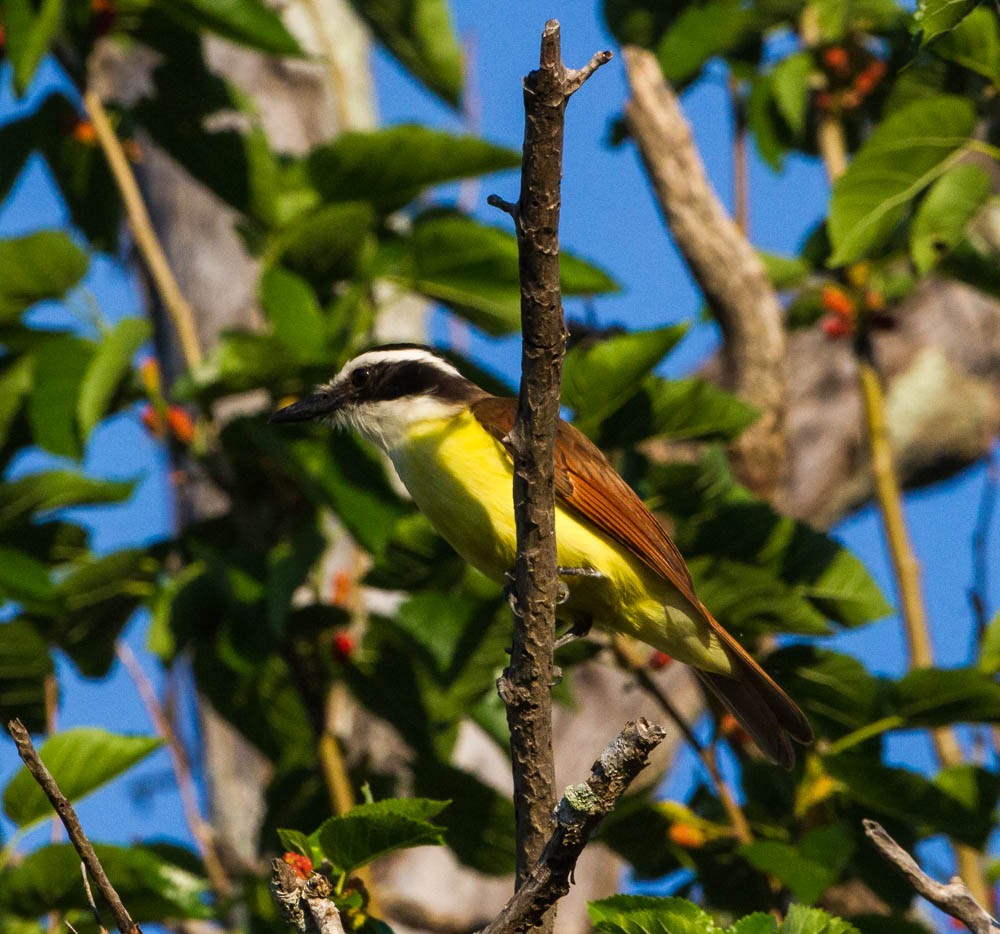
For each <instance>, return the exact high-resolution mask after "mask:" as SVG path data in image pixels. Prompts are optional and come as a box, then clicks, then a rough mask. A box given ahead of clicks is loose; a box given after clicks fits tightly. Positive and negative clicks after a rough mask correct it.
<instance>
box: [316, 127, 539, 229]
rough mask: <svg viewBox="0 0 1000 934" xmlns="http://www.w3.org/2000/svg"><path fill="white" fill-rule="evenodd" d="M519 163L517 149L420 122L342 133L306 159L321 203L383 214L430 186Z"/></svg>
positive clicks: (405, 202) (511, 166)
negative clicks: (362, 204) (358, 204)
mask: <svg viewBox="0 0 1000 934" xmlns="http://www.w3.org/2000/svg"><path fill="white" fill-rule="evenodd" d="M520 164H521V155H520V153H518V152H517V151H515V150H513V149H506V148H504V147H501V146H496V145H494V144H493V143H489V142H487V141H486V140H484V139H479V138H478V137H475V136H459V135H456V134H453V133H446V132H444V131H443V130H437V129H433V128H431V127H427V126H419V125H416V124H403V125H400V126H391V127H383V128H380V129H377V130H371V131H369V132H366V133H360V132H353V133H342V134H341V135H340V136H338V137H337V138H336V139H335V140H334V141H333V142H331V143H326V144H324V145H322V146H319V147H317V148H316V149H314V150H313V151H312V152H311V153H310V154H309V158H308V160H307V166H308V171H309V178H310V179H311V181H312V183H313V185H314V186H315V187H316V190H317V191H318V192H319V194H320V196H321V197H322V198H323V200H325V201H358V200H364V201H370V202H372V204H374V205H375V206H376V208H377V209H378V210H379V211H380V212H383V213H385V212H389V211H394V210H396V209H398V208H401V207H402V206H403V205H405V204H407V203H408V202H409V201H412V200H413V198H415V197H416V196H417V195H418V194H419V192H420V190H421V189H423V188H426V187H428V186H430V185H438V184H440V183H442V182H447V181H452V180H455V179H460V178H468V177H470V176H476V175H484V174H486V173H489V172H499V171H502V170H504V169H513V168H517V167H518V166H519V165H520Z"/></svg>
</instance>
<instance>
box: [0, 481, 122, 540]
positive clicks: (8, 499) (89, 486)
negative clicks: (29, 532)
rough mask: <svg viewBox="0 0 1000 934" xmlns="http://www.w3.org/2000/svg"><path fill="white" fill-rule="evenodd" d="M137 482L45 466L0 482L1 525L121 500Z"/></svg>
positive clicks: (14, 523) (7, 526)
mask: <svg viewBox="0 0 1000 934" xmlns="http://www.w3.org/2000/svg"><path fill="white" fill-rule="evenodd" d="M134 489H135V484H134V483H130V482H120V481H112V480H97V479H95V478H93V477H87V476H85V475H84V474H81V473H76V472H75V471H72V470H45V471H42V472H41V473H34V474H28V476H26V477H21V478H20V479H18V480H12V481H10V482H8V483H4V484H0V529H5V528H10V527H11V526H15V525H18V524H21V523H26V522H30V521H33V520H35V519H37V518H40V517H41V516H42V515H43V514H44V513H46V512H50V511H51V510H53V509H64V508H66V507H67V506H88V505H96V504H99V503H100V504H104V503H120V502H123V501H124V500H126V499H128V498H129V497H130V496H131V495H132V491H133V490H134Z"/></svg>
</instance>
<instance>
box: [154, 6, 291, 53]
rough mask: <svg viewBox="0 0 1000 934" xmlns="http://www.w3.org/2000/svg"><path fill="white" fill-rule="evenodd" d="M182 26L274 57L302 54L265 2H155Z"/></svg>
mask: <svg viewBox="0 0 1000 934" xmlns="http://www.w3.org/2000/svg"><path fill="white" fill-rule="evenodd" d="M153 4H154V6H156V7H157V8H158V9H160V10H162V11H163V12H164V13H166V14H167V15H168V16H169V17H170V18H171V19H173V20H175V21H176V22H177V23H179V24H180V25H182V26H185V27H187V28H189V29H195V30H206V31H208V32H214V33H216V34H217V35H220V36H223V37H224V38H226V39H231V40H233V41H234V42H238V43H240V44H241V45H246V46H250V47H251V48H255V49H260V51H262V52H270V53H272V54H274V55H301V54H302V49H301V48H300V47H299V44H298V42H296V41H295V39H294V38H293V37H292V35H291V33H290V32H289V31H288V30H287V29H286V28H285V24H284V23H283V22H282V21H281V17H280V16H278V14H277V13H276V12H274V10H272V9H271V8H270V7H268V6H267V4H265V3H264V2H263V0H153Z"/></svg>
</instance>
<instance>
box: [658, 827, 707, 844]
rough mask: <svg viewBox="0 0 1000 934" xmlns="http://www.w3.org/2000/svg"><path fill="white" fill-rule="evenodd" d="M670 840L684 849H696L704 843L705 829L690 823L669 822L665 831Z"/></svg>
mask: <svg viewBox="0 0 1000 934" xmlns="http://www.w3.org/2000/svg"><path fill="white" fill-rule="evenodd" d="M667 835H668V836H669V837H670V842H671V843H673V844H674V845H675V846H680V847H684V849H685V850H698V849H701V847H703V846H704V845H705V840H706V837H705V831H704V830H700V829H699V828H698V827H692V826H691V825H690V824H671V825H670V830H669V831H668V832H667Z"/></svg>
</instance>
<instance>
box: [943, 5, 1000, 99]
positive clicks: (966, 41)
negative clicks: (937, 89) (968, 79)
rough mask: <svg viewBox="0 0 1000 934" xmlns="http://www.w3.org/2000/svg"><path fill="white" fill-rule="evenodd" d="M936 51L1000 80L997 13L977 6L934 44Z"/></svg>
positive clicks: (978, 72)
mask: <svg viewBox="0 0 1000 934" xmlns="http://www.w3.org/2000/svg"><path fill="white" fill-rule="evenodd" d="M934 54H935V55H937V56H939V57H940V58H943V59H946V60H947V61H950V62H954V63H955V64H956V65H961V66H962V67H963V68H968V69H969V70H970V71H974V72H976V73H977V74H980V75H982V76H983V77H984V78H986V79H987V80H988V81H992V82H993V83H994V84H997V83H998V82H1000V30H998V28H997V17H996V13H995V12H993V11H991V10H988V9H987V8H986V7H978V8H977V9H975V10H973V11H972V12H971V13H970V14H969V15H968V16H967V17H965V19H963V20H962V21H961V22H960V23H959V24H958V25H957V26H956V27H955V28H954V29H953V30H952V31H951V32H949V33H946V34H945V35H944V36H942V37H941V38H940V39H939V40H938V41H937V42H935V43H934Z"/></svg>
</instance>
